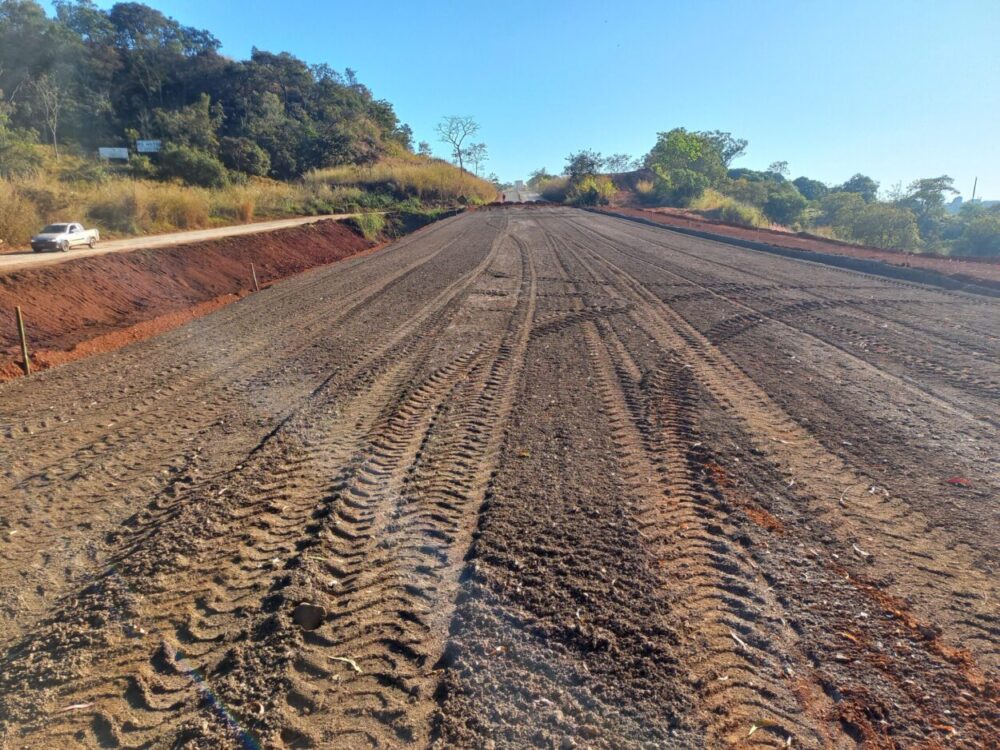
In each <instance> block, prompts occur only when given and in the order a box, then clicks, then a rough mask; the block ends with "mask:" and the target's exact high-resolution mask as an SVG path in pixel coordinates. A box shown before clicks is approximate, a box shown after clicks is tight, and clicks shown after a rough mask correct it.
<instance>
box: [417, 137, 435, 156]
mask: <svg viewBox="0 0 1000 750" xmlns="http://www.w3.org/2000/svg"><path fill="white" fill-rule="evenodd" d="M417 154H419V155H420V156H426V157H427V158H428V159H429V158H431V156H432V154H431V144H429V143H428V142H427V141H420V143H418V144H417Z"/></svg>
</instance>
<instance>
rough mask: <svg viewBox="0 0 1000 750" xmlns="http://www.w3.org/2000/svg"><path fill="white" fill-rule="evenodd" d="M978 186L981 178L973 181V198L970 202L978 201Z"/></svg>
mask: <svg viewBox="0 0 1000 750" xmlns="http://www.w3.org/2000/svg"><path fill="white" fill-rule="evenodd" d="M978 186H979V178H978V177H977V178H976V179H975V180H973V181H972V198H971V199H970V200H973V201H974V200H975V199H976V188H977V187H978Z"/></svg>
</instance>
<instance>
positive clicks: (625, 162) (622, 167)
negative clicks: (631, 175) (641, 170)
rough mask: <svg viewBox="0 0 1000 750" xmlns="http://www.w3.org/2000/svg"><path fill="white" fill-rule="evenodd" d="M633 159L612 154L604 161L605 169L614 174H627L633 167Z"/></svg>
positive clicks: (625, 155)
mask: <svg viewBox="0 0 1000 750" xmlns="http://www.w3.org/2000/svg"><path fill="white" fill-rule="evenodd" d="M632 163H633V159H632V157H631V156H629V155H628V154H611V156H609V157H607V158H606V159H605V160H604V168H605V169H607V170H608V171H609V172H611V173H612V174H619V173H621V172H627V171H628V170H629V168H630V167H631V166H632Z"/></svg>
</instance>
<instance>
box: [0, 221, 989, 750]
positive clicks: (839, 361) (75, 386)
mask: <svg viewBox="0 0 1000 750" xmlns="http://www.w3.org/2000/svg"><path fill="white" fill-rule="evenodd" d="M998 323H1000V303H998V301H997V300H994V299H987V298H978V297H974V296H971V295H966V294H961V293H954V292H946V291H941V290H930V289H925V288H922V287H918V286H915V285H912V284H907V283H903V282H897V281H890V280H886V279H881V278H878V277H873V276H865V275H861V274H857V273H852V272H848V271H843V270H838V269H833V268H828V267H824V266H821V265H816V264H810V263H804V262H800V261H795V260H789V259H785V258H780V257H776V256H773V255H767V254H762V253H757V252H754V251H749V250H743V249H738V248H734V247H731V246H726V245H723V244H720V243H714V242H710V241H705V240H701V239H695V238H691V237H685V236H680V235H676V234H673V233H670V232H668V231H665V230H660V229H656V228H651V227H646V226H640V225H637V224H634V223H630V222H627V221H623V220H619V219H613V218H609V217H604V216H598V215H594V214H584V213H582V212H577V211H574V210H571V209H561V208H538V209H526V208H511V209H497V210H489V211H486V210H484V211H478V212H474V213H471V214H467V215H464V216H461V217H457V218H455V219H449V220H446V221H443V222H440V223H438V224H435V225H433V226H432V227H430V228H428V229H425V230H423V231H421V232H418V233H417V234H415V235H412V236H410V237H408V238H407V239H405V240H403V241H401V242H398V243H396V244H394V245H392V246H390V247H388V248H385V249H383V250H380V251H378V252H376V253H374V254H371V255H368V256H366V257H363V258H357V259H353V260H347V261H344V262H342V263H339V264H335V265H332V266H328V267H325V268H322V269H316V270H314V271H310V272H307V273H305V274H302V275H300V276H297V277H294V278H292V279H289V280H287V281H284V282H281V283H279V284H276V285H275V286H274V287H272V288H271V289H268V290H266V291H264V292H262V293H260V294H257V295H253V296H251V297H248V298H246V299H244V300H241V301H240V302H238V303H236V304H234V305H231V306H228V307H226V308H224V309H222V310H220V311H218V312H217V313H214V314H212V315H209V316H207V317H205V318H201V319H199V320H197V321H194V322H193V323H191V324H189V325H187V326H184V327H182V328H179V329H176V330H174V331H172V332H170V333H167V334H165V335H163V336H160V337H158V338H155V339H151V340H149V341H146V342H143V343H140V344H137V345H134V346H131V347H128V348H125V349H123V350H120V351H118V352H115V353H111V354H108V355H102V356H99V357H95V358H93V359H90V360H86V361H80V362H76V363H73V364H70V365H67V366H65V367H63V368H59V369H57V370H52V371H49V372H46V373H43V374H42V375H41V376H39V377H37V378H33V379H30V380H20V381H16V382H11V383H6V384H3V385H0V403H2V404H3V407H2V408H3V416H2V420H0V421H2V424H0V453H2V461H0V466H3V467H4V473H3V475H2V476H0V498H2V500H0V571H2V572H0V634H2V635H0V638H2V641H3V642H2V644H0V649H2V652H0V653H2V657H0V747H9V748H23V747H27V748H50V747H60V746H61V747H78V746H80V747H156V748H160V747H163V748H167V747H183V748H217V747H246V748H256V747H261V748H264V747H266V748H298V747H324V748H327V747H329V748H363V747H433V748H453V747H459V748H487V747H492V748H524V747H539V748H584V747H588V748H662V747H707V748H719V747H757V746H761V747H788V746H792V747H807V748H820V747H834V748H849V747H857V746H865V747H886V748H903V747H907V748H909V747H925V748H935V747H961V748H982V747H987V746H989V745H990V743H991V742H993V741H995V739H996V737H997V736H998V733H1000V703H998V695H997V688H996V684H997V679H996V678H997V670H998V668H1000V622H998V620H1000V617H998V610H997V601H998V598H997V597H998V593H1000V592H998V590H997V589H998V582H1000V577H998V575H997V570H998V552H1000V550H998V547H1000V540H998V534H997V528H998V520H1000V519H998V515H1000V513H998V507H997V503H996V499H997V497H998V490H1000V471H998V467H1000V461H998V460H997V459H998V455H997V446H998V443H997V437H996V436H997V427H998V422H1000V415H998V412H997V408H996V407H997V397H998V395H1000V325H998ZM5 743H6V744H5Z"/></svg>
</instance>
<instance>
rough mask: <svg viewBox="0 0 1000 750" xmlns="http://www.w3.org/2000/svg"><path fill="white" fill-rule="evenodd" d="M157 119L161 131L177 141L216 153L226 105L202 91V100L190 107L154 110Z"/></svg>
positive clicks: (163, 134) (199, 99) (177, 143)
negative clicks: (220, 103) (219, 103)
mask: <svg viewBox="0 0 1000 750" xmlns="http://www.w3.org/2000/svg"><path fill="white" fill-rule="evenodd" d="M153 119H154V121H155V123H156V127H157V130H158V131H159V134H160V135H162V136H164V137H165V138H166V139H168V140H169V141H170V142H172V143H174V144H176V145H184V146H191V147H192V148H196V149H199V150H201V151H209V152H213V153H214V152H215V151H216V150H217V149H218V148H219V138H218V131H219V128H221V127H222V123H223V112H222V107H220V106H219V105H217V104H216V105H213V104H212V100H211V97H209V95H208V94H202V95H201V96H200V97H198V101H196V102H195V103H194V104H191V105H189V106H187V107H182V108H180V109H176V110H163V109H157V110H154V112H153Z"/></svg>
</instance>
